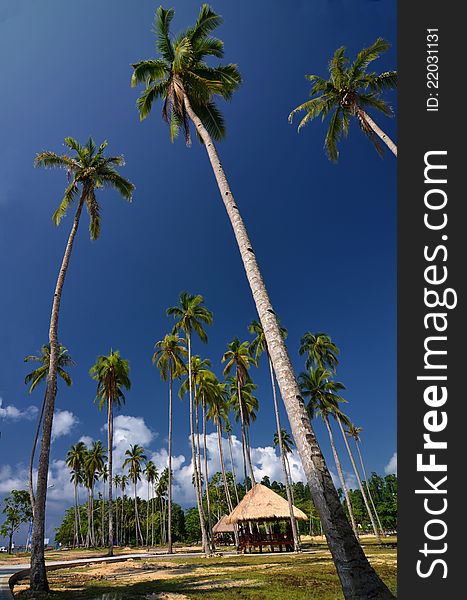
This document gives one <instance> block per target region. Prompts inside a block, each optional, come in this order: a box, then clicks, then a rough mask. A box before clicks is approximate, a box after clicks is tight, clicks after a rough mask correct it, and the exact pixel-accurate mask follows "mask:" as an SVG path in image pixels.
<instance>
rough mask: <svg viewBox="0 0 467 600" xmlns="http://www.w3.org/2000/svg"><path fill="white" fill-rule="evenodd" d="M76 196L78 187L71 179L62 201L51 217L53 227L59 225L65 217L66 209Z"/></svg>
mask: <svg viewBox="0 0 467 600" xmlns="http://www.w3.org/2000/svg"><path fill="white" fill-rule="evenodd" d="M77 195H78V185H77V181H76V179H73V181H72V182H71V184H70V185H69V186H68V187H67V188H66V190H65V194H64V195H63V200H62V201H61V202H60V205H59V206H58V208H57V210H56V211H55V212H54V214H53V215H52V221H53V222H54V224H55V225H60V221H61V220H62V218H63V217H64V216H65V215H66V212H67V210H68V207H69V206H70V204H71V203H72V202H73V200H74V198H75V197H76V196H77Z"/></svg>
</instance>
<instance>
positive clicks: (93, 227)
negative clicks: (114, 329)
mask: <svg viewBox="0 0 467 600" xmlns="http://www.w3.org/2000/svg"><path fill="white" fill-rule="evenodd" d="M65 145H66V146H67V147H68V148H69V149H70V150H72V151H73V155H72V156H70V155H68V154H63V155H61V156H60V155H58V154H55V152H50V151H44V152H41V153H39V154H38V155H37V156H36V159H35V165H36V166H38V167H45V168H61V169H64V170H65V171H66V174H67V183H68V185H67V187H66V189H65V193H64V196H63V199H62V201H61V203H60V205H59V207H58V208H57V210H56V211H55V213H54V215H53V222H54V223H55V225H59V224H60V222H61V220H62V218H63V217H64V216H65V215H66V213H67V211H68V209H69V208H70V206H71V204H72V203H73V202H74V201H76V203H77V207H76V212H75V216H74V219H73V224H72V227H71V231H70V235H69V237H68V242H67V245H66V249H65V254H64V256H63V260H62V264H61V267H60V271H59V274H58V278H57V283H56V286H55V292H54V298H53V304H52V313H51V317H50V328H49V344H50V362H49V371H48V374H47V388H46V395H45V406H44V416H43V426H42V438H41V450H40V456H39V467H38V476H37V490H36V503H35V518H34V523H33V531H32V540H31V570H30V588H31V591H34V592H47V591H48V589H49V585H48V582H47V574H46V570H45V559H44V528H45V504H46V496H47V472H48V469H49V456H50V443H51V437H52V423H53V416H54V408H55V397H56V395H57V369H58V357H59V352H60V347H59V343H58V318H59V311H60V301H61V297H62V290H63V284H64V282H65V276H66V273H67V269H68V265H69V262H70V256H71V251H72V248H73V243H74V241H75V237H76V233H77V231H78V226H79V222H80V217H81V213H82V210H83V207H84V206H86V208H87V211H88V213H89V218H90V225H89V232H90V236H91V239H93V240H94V239H97V238H98V237H99V234H100V229H101V218H100V205H99V202H98V200H97V196H96V190H97V189H99V188H102V187H112V188H114V189H115V190H116V191H117V192H118V193H119V194H120V195H122V196H123V198H125V199H126V200H131V197H132V194H133V190H134V186H133V184H132V183H130V182H129V181H128V180H127V179H125V178H124V177H122V176H121V175H120V174H119V173H118V172H117V169H116V167H119V166H122V165H123V164H124V160H123V157H122V156H108V157H106V156H105V154H104V152H105V149H106V147H107V142H103V143H102V144H100V146H96V144H95V143H94V141H93V140H92V138H89V140H88V141H87V143H86V144H85V145H84V146H82V145H81V144H79V143H78V142H77V141H76V140H75V139H73V138H71V137H67V138H65Z"/></svg>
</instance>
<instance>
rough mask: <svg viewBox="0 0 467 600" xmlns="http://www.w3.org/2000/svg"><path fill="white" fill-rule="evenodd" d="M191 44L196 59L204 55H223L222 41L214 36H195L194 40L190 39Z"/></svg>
mask: <svg viewBox="0 0 467 600" xmlns="http://www.w3.org/2000/svg"><path fill="white" fill-rule="evenodd" d="M191 44H192V46H193V52H194V54H195V56H196V59H197V60H198V61H199V60H202V59H203V58H205V57H206V56H215V57H216V58H222V57H223V56H224V42H223V41H222V40H218V39H217V38H215V37H210V36H207V37H206V36H205V37H200V38H195V40H193V39H191Z"/></svg>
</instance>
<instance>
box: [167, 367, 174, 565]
mask: <svg viewBox="0 0 467 600" xmlns="http://www.w3.org/2000/svg"><path fill="white" fill-rule="evenodd" d="M172 387H173V372H172V362H171V363H170V373H169V448H168V450H169V473H168V480H167V499H168V506H167V554H172V552H173V548H172V419H173V416H172Z"/></svg>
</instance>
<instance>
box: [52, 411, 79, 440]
mask: <svg viewBox="0 0 467 600" xmlns="http://www.w3.org/2000/svg"><path fill="white" fill-rule="evenodd" d="M77 423H78V417H77V416H76V415H74V414H73V413H72V412H70V411H69V410H57V411H55V414H54V420H53V425H52V441H53V440H56V439H57V438H59V437H62V436H64V435H68V434H69V433H70V432H71V430H72V429H73V427H74V426H75V425H76V424H77Z"/></svg>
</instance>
